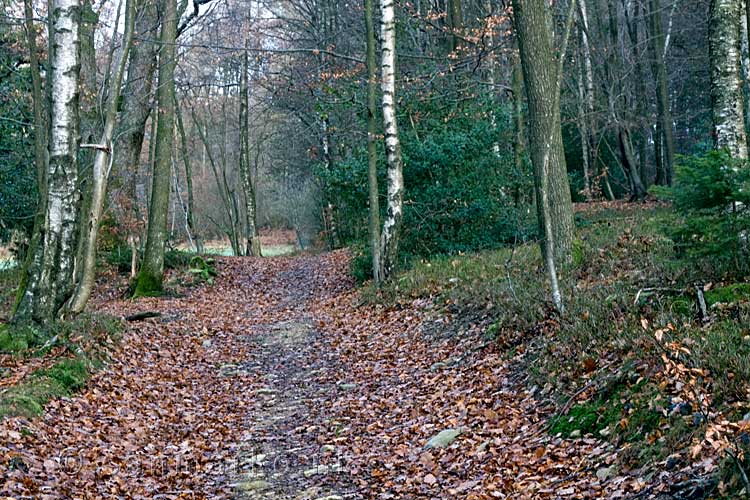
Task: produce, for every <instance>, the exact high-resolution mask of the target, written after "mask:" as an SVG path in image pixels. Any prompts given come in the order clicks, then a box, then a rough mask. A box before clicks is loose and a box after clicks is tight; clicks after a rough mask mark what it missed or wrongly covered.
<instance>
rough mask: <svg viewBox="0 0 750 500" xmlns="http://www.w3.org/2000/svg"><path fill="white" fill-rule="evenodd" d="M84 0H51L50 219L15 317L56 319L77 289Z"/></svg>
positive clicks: (26, 275)
mask: <svg viewBox="0 0 750 500" xmlns="http://www.w3.org/2000/svg"><path fill="white" fill-rule="evenodd" d="M80 8H81V4H80V0H51V2H50V6H49V12H50V30H49V32H50V59H49V62H50V71H49V73H50V96H51V101H50V104H51V106H50V109H51V112H50V133H49V137H50V140H49V146H48V147H49V152H48V155H49V156H48V158H47V160H46V182H45V184H46V186H45V187H46V189H45V192H43V193H41V196H43V197H44V198H45V202H44V224H43V225H42V227H40V228H39V229H40V235H39V240H38V244H37V245H36V247H35V248H34V249H33V255H31V257H30V259H29V261H28V262H27V265H26V266H25V269H24V273H23V274H24V276H23V277H22V281H21V285H20V287H19V288H20V290H19V300H18V303H17V305H16V308H15V311H14V315H13V320H14V321H15V322H29V321H33V322H37V323H50V322H52V321H53V320H54V319H55V318H56V317H57V315H58V314H59V312H60V310H61V309H62V307H63V305H64V304H65V303H66V301H67V300H68V299H69V298H70V294H71V292H72V286H71V284H72V280H73V272H74V261H75V251H76V229H77V225H76V224H77V220H76V218H77V214H78V202H79V198H80V196H79V193H78V189H77V187H78V186H77V184H78V140H79V114H78V103H79V95H78V88H79V80H80V74H79V69H80V17H79V16H80Z"/></svg>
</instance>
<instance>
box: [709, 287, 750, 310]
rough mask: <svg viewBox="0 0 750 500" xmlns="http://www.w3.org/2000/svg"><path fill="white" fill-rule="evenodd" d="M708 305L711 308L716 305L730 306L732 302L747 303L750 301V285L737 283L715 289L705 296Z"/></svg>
mask: <svg viewBox="0 0 750 500" xmlns="http://www.w3.org/2000/svg"><path fill="white" fill-rule="evenodd" d="M705 296H706V304H707V305H708V306H709V307H710V306H712V305H714V304H718V303H720V302H721V303H723V304H729V303H732V302H738V301H746V300H749V299H750V283H736V284H734V285H729V286H724V287H719V288H714V289H713V290H709V291H707V292H706V294H705Z"/></svg>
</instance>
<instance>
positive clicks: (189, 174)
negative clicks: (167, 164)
mask: <svg viewBox="0 0 750 500" xmlns="http://www.w3.org/2000/svg"><path fill="white" fill-rule="evenodd" d="M174 105H175V114H176V115H177V128H178V129H179V131H180V145H181V146H182V162H183V164H184V165H185V182H186V184H187V191H188V192H187V195H188V206H187V216H186V217H187V226H188V231H190V232H191V233H192V234H193V237H194V238H195V251H196V252H197V253H199V254H202V253H203V239H202V238H201V235H200V234H198V232H197V231H196V230H195V200H194V198H193V167H192V163H191V161H190V155H189V153H188V146H187V134H186V133H185V123H184V122H183V121H182V112H181V111H180V106H179V103H178V102H177V96H175V103H174Z"/></svg>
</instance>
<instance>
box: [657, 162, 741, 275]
mask: <svg viewBox="0 0 750 500" xmlns="http://www.w3.org/2000/svg"><path fill="white" fill-rule="evenodd" d="M652 192H653V193H654V194H656V195H657V196H661V197H662V198H666V199H669V200H672V201H673V202H674V209H675V213H676V215H675V217H673V218H672V219H670V220H668V222H667V224H665V226H664V231H665V233H666V234H667V235H668V236H669V237H670V238H671V239H672V240H673V241H674V243H675V250H676V252H677V255H678V256H685V257H688V258H694V259H698V260H700V262H702V263H703V264H704V265H705V266H707V267H710V268H711V270H713V271H714V272H715V273H724V272H729V273H732V274H743V273H747V272H748V271H749V270H750V267H748V264H749V262H750V261H748V257H750V241H748V238H749V237H750V213H748V203H750V169H748V168H747V167H746V164H745V162H740V161H737V160H733V159H732V158H731V157H730V156H729V154H728V153H727V152H725V151H710V152H708V153H705V154H702V155H696V156H689V157H686V156H682V157H679V159H678V162H677V164H676V175H675V184H674V187H672V188H663V187H660V188H654V189H653V190H652Z"/></svg>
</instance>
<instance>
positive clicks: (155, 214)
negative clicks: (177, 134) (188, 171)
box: [135, 0, 177, 297]
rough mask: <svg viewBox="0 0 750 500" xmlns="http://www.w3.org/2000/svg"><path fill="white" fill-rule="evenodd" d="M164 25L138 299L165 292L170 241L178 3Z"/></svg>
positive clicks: (168, 2) (172, 3) (170, 6)
mask: <svg viewBox="0 0 750 500" xmlns="http://www.w3.org/2000/svg"><path fill="white" fill-rule="evenodd" d="M164 4H165V9H164V22H163V23H162V31H161V42H162V45H161V48H160V50H159V88H158V93H157V99H158V102H157V106H158V125H157V129H156V154H155V158H154V171H153V179H152V183H151V203H150V205H149V210H148V231H147V235H146V250H145V252H144V255H143V265H142V266H141V270H140V272H139V273H138V283H137V284H136V288H135V296H136V297H140V296H148V295H154V294H158V293H161V291H162V289H163V284H162V280H163V273H164V246H165V244H166V239H167V216H168V211H169V184H170V172H171V163H172V161H171V160H172V146H173V137H174V107H175V106H174V70H175V62H176V61H175V39H176V36H177V5H176V0H165V2H164Z"/></svg>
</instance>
